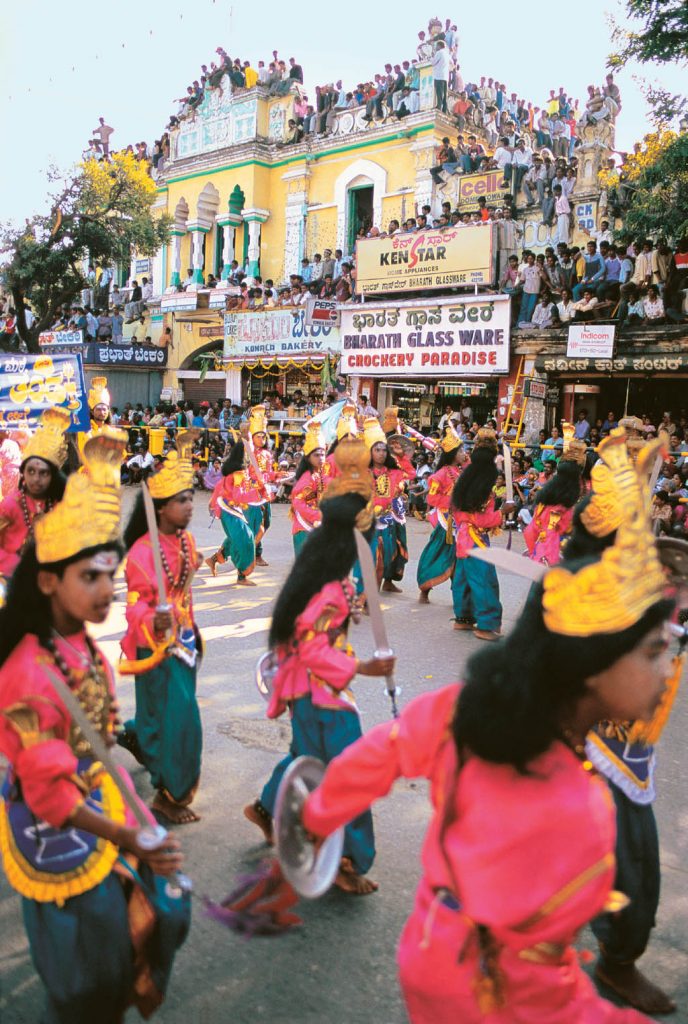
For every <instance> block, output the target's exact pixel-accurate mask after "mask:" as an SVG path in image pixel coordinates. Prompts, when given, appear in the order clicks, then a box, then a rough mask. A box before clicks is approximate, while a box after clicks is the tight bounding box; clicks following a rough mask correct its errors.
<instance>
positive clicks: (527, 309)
mask: <svg viewBox="0 0 688 1024" xmlns="http://www.w3.org/2000/svg"><path fill="white" fill-rule="evenodd" d="M537 299H538V297H537V295H532V294H531V293H530V292H524V293H523V295H522V297H521V309H520V312H519V314H518V319H519V322H521V321H522V322H523V323H528V324H529V323H530V321H531V320H532V319H533V313H534V312H535V307H536V306H537Z"/></svg>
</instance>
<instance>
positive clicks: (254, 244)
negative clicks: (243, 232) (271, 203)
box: [243, 209, 270, 277]
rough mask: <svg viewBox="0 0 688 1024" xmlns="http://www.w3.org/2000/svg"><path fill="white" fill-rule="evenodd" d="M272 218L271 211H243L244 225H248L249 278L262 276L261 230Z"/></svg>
mask: <svg viewBox="0 0 688 1024" xmlns="http://www.w3.org/2000/svg"><path fill="white" fill-rule="evenodd" d="M269 216H270V211H269V210H259V209H250V210H244V211H243V220H244V223H245V224H247V225H248V276H249V277H256V276H257V275H259V274H260V229H261V226H262V225H263V224H264V223H265V221H266V220H267V219H268V217H269Z"/></svg>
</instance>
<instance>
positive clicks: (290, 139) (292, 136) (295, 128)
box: [283, 118, 303, 146]
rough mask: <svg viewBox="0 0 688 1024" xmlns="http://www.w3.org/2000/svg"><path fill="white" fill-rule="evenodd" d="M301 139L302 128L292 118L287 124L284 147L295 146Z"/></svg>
mask: <svg viewBox="0 0 688 1024" xmlns="http://www.w3.org/2000/svg"><path fill="white" fill-rule="evenodd" d="M302 139H303V128H302V127H301V125H300V124H297V123H296V121H294V119H293V118H289V121H288V122H287V134H286V135H285V137H284V143H283V145H285V146H296V145H298V143H299V142H301V140H302Z"/></svg>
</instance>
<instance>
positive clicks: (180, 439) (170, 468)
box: [148, 430, 198, 500]
mask: <svg viewBox="0 0 688 1024" xmlns="http://www.w3.org/2000/svg"><path fill="white" fill-rule="evenodd" d="M197 437H198V431H197V430H184V431H182V432H181V433H180V434H177V441H176V444H177V450H176V452H170V454H169V455H168V456H167V458H166V459H165V461H164V463H163V465H162V467H161V468H160V469H159V470H158V472H157V473H155V474H154V475H153V476H151V477H150V478H149V480H148V489H149V490H150V492H151V496H152V497H153V498H158V499H160V500H164V499H165V498H172V497H174V495H175V494H180V493H181V491H190V490H193V476H194V471H193V465H192V463H191V454H192V452H193V444H194V441H195V440H196V438H197Z"/></svg>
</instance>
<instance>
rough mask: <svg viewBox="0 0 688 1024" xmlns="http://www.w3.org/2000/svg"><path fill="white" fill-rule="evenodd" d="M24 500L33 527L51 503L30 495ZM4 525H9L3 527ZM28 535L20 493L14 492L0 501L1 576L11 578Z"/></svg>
mask: <svg viewBox="0 0 688 1024" xmlns="http://www.w3.org/2000/svg"><path fill="white" fill-rule="evenodd" d="M24 500H25V501H26V507H27V510H28V513H29V520H30V522H31V525H32V526H33V521H34V519H35V518H36V516H39V515H42V514H43V513H44V512H45V511H46V510H47V508H48V507H49V503H48V502H46V501H36V500H35V499H34V498H32V497H31V496H30V495H28V494H26V495H25V496H24ZM3 523H6V524H7V525H6V526H4V527H3ZM28 533H29V529H28V527H27V525H26V522H25V519H24V511H23V509H22V505H21V496H20V492H19V491H14V493H13V494H8V496H7V497H6V498H4V499H3V500H2V501H0V575H2V576H11V575H12V573H13V572H14V570H15V569H16V568H17V565H18V564H19V559H20V557H21V550H22V548H23V546H24V543H25V541H26V539H27V535H28Z"/></svg>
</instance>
